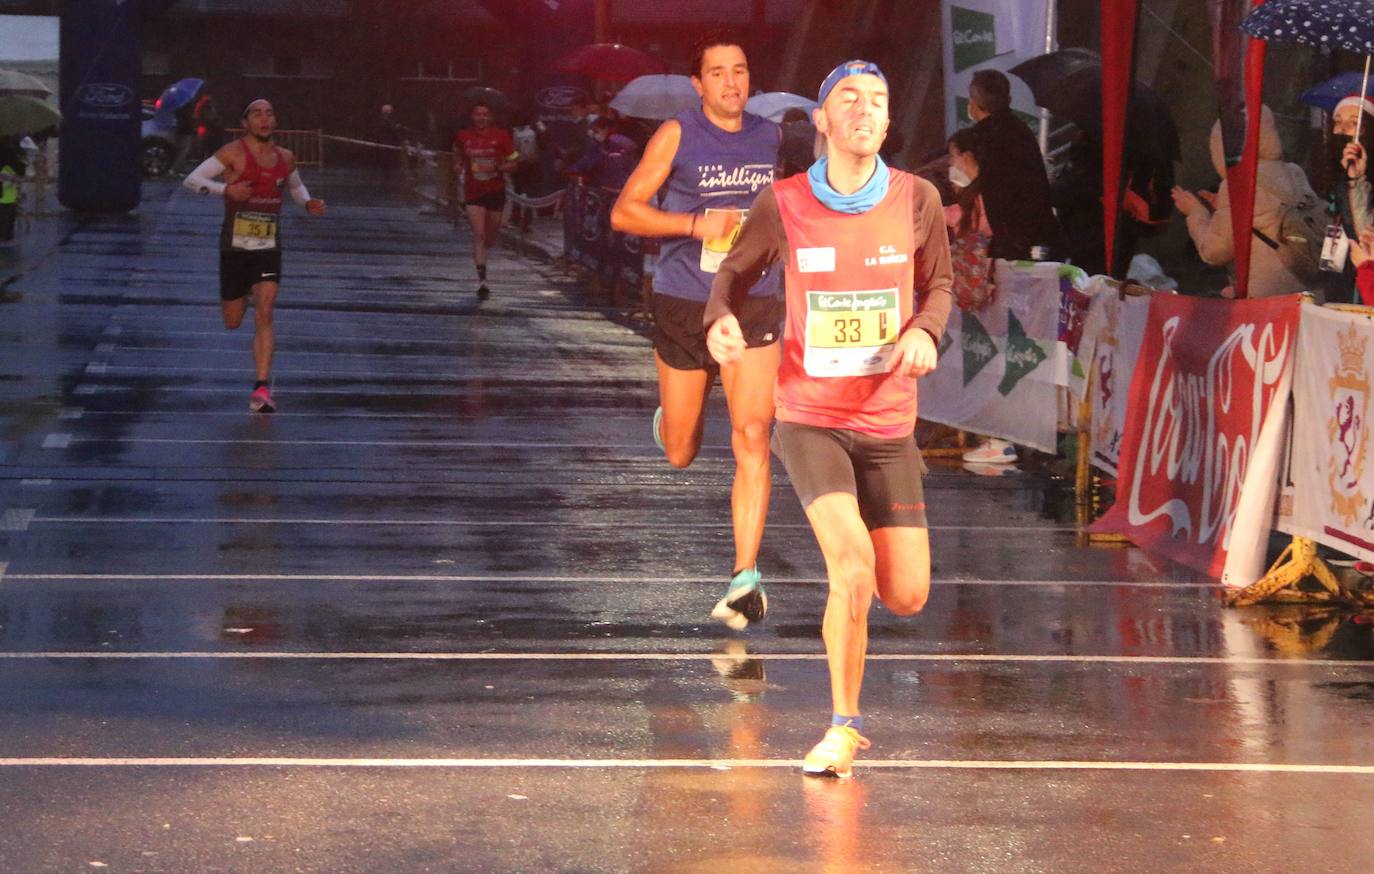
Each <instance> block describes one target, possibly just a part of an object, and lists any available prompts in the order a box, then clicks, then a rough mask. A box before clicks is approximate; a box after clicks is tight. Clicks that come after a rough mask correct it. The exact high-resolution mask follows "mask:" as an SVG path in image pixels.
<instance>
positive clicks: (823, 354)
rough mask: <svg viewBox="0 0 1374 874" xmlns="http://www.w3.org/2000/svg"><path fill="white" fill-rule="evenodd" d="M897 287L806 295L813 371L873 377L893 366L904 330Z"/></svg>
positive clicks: (807, 358)
mask: <svg viewBox="0 0 1374 874" xmlns="http://www.w3.org/2000/svg"><path fill="white" fill-rule="evenodd" d="M901 328H902V324H901V309H900V308H899V307H898V305H897V289H895V288H891V289H885V290H881V291H811V292H807V294H806V351H805V355H804V356H803V364H804V366H805V367H806V373H807V375H809V376H822V377H824V376H870V375H872V374H875V373H887V372H888V371H889V370H891V369H892V362H893V356H894V353H895V351H896V347H897V337H898V335H899V334H900V332H901Z"/></svg>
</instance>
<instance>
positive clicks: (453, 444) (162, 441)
mask: <svg viewBox="0 0 1374 874" xmlns="http://www.w3.org/2000/svg"><path fill="white" fill-rule="evenodd" d="M57 437H65V438H66V440H65V441H63V442H62V445H61V446H60V447H57V448H60V449H65V448H66V447H67V446H69V445H70V444H72V443H84V444H101V445H104V444H110V443H121V444H122V443H151V444H154V445H179V446H367V447H388V446H391V447H406V448H419V449H645V448H647V447H652V444H650V443H557V442H549V443H542V442H539V441H519V442H515V441H510V440H501V441H498V442H486V441H481V440H262V439H241V440H213V439H206V438H189V437H99V438H87V437H76V436H72V435H70V434H62V435H58V434H52V435H49V439H50V440H52V439H53V438H57ZM54 442H56V441H54ZM43 446H44V448H45V449H46V448H50V447H48V443H47V441H44V444H43ZM701 448H702V449H713V450H728V449H729V448H730V447H729V446H728V445H726V444H723V443H722V444H719V445H709V446H702V447H701ZM654 451H655V452H657V451H658V450H657V449H655V450H654Z"/></svg>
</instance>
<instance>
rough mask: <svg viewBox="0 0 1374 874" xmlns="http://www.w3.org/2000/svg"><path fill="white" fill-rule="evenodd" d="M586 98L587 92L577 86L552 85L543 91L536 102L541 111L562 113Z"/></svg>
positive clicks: (537, 96)
mask: <svg viewBox="0 0 1374 874" xmlns="http://www.w3.org/2000/svg"><path fill="white" fill-rule="evenodd" d="M586 96H587V92H586V91H584V90H582V89H581V88H578V87H577V86H576V85H552V86H550V87H548V88H544V89H543V90H541V91H540V92H539V93H538V94H537V95H535V98H534V100H535V103H536V104H538V106H539V108H540V109H545V110H552V111H554V112H561V111H562V110H565V109H567V108H568V107H570V106H572V105H573V103H575V102H576V101H577V99H578V98H586Z"/></svg>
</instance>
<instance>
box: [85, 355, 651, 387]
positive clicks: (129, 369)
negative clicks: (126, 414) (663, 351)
mask: <svg viewBox="0 0 1374 874" xmlns="http://www.w3.org/2000/svg"><path fill="white" fill-rule="evenodd" d="M242 354H243V350H239V355H242ZM284 357H285V356H277V357H276V359H274V360H275V366H274V367H273V368H272V374H273V376H275V377H276V378H278V379H293V378H294V379H313V378H315V377H321V376H326V377H331V378H337V379H355V380H359V381H361V380H366V379H379V378H387V377H389V378H400V377H408V376H413V375H415V372H416V369H417V368H416V367H411V368H410V369H405V368H401V367H398V368H395V369H393V370H380V369H367V370H344V369H342V368H332V369H328V368H326V369H310V368H306V367H293V366H291V365H290V364H285V363H284V362H283V361H282V358H284ZM376 357H378V358H383V359H387V360H391V359H392V357H393V356H387V355H378V356H376ZM434 357H436V358H437V357H439V356H434ZM452 358H453V356H444V357H443V360H444V361H446V362H451V361H452ZM626 363H627V364H629V363H631V362H630V361H629V360H628V359H627V361H626ZM560 371H561V372H566V369H565V368H560ZM86 373H89V374H108V375H110V376H118V375H125V374H132V375H138V374H155V375H162V376H178V375H185V374H190V375H192V376H195V375H197V374H205V375H209V374H225V373H239V374H241V373H243V367H242V366H239V367H207V366H203V365H195V366H187V367H174V366H161V365H157V364H112V363H108V362H104V361H101V362H97V363H91V364H88V365H86Z"/></svg>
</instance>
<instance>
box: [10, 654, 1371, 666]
mask: <svg viewBox="0 0 1374 874" xmlns="http://www.w3.org/2000/svg"><path fill="white" fill-rule="evenodd" d="M864 658H865V659H867V660H868V661H874V662H925V663H933V664H949V663H959V664H967V663H971V662H977V663H985V664H1103V665H1179V666H1209V665H1219V666H1226V667H1265V668H1274V667H1296V668H1359V669H1362V670H1364V669H1368V668H1371V667H1374V660H1364V661H1360V660H1354V659H1349V660H1345V659H1302V658H1260V657H1255V656H1128V655H1054V654H1050V655H1033V654H1024V653H1016V654H996V653H869V654H868V655H866V656H865V657H864ZM46 659H58V660H64V661H70V660H86V659H97V660H103V661H156V660H168V661H175V660H222V661H245V660H255V659H256V660H263V661H382V662H385V661H402V662H691V661H710V660H713V659H725V660H727V661H744V660H747V659H759V660H761V661H770V662H823V661H825V654H824V653H754V652H750V653H738V654H736V653H710V652H704V653H703V652H691V653H662V652H586V653H568V652H295V651H264V650H250V651H242V652H239V651H230V652H220V651H196V650H191V651H184V652H175V651H139V652H117V651H111V650H108V649H102V650H84V651H72V650H54V651H37V650H23V651H8V652H0V661H43V660H46Z"/></svg>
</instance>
